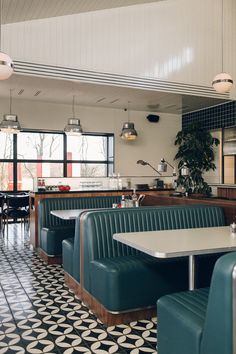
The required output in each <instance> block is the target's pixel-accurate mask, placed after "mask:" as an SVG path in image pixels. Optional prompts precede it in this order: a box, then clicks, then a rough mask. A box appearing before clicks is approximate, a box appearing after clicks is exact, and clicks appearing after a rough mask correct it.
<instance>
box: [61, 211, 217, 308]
mask: <svg viewBox="0 0 236 354" xmlns="http://www.w3.org/2000/svg"><path fill="white" fill-rule="evenodd" d="M79 221H80V222H79ZM76 223H77V227H76V232H75V239H74V240H72V239H67V240H64V241H63V264H64V269H65V272H67V273H68V274H69V275H71V276H72V277H73V278H74V279H75V280H76V281H77V282H80V278H81V276H80V254H81V252H80V244H81V237H83V250H82V253H83V269H84V271H83V287H84V288H85V290H86V291H87V292H88V293H89V294H91V295H92V296H93V297H94V298H95V299H97V301H98V302H99V303H101V304H102V305H103V306H104V307H105V308H106V309H107V310H108V311H110V312H112V313H116V312H122V311H129V310H132V309H136V308H146V307H149V306H155V304H156V299H157V298H159V297H161V296H163V295H164V294H168V293H172V292H175V291H181V290H186V289H187V287H188V262H187V258H175V259H157V258H154V257H151V256H148V255H146V254H144V253H141V252H139V251H137V250H135V249H133V248H131V247H128V246H125V245H124V244H122V243H120V242H117V241H115V240H113V234H114V233H120V232H137V231H153V230H167V229H180V228H194V227H211V226H222V225H224V215H223V211H222V209H221V208H219V207H215V206H202V205H201V206H200V205H197V206H196V205H195V206H194V205H193V206H187V207H186V206H166V207H142V208H125V209H112V210H97V211H88V212H87V213H86V214H84V216H83V217H82V220H77V222H76ZM81 223H82V230H83V232H82V233H83V234H80V232H81V229H80V228H79V225H80V226H81ZM200 263H201V262H200ZM205 263H206V262H205V259H203V264H204V266H205ZM208 263H211V264H212V262H208ZM212 268H213V266H212ZM199 269H201V266H199ZM206 273H207V271H206V270H205V269H204V274H206ZM209 273H210V270H209ZM207 277H208V279H209V278H210V276H207Z"/></svg>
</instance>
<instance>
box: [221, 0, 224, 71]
mask: <svg viewBox="0 0 236 354" xmlns="http://www.w3.org/2000/svg"><path fill="white" fill-rule="evenodd" d="M221 13H222V19H221V47H222V48H221V49H222V50H221V63H222V73H223V72H224V0H221Z"/></svg>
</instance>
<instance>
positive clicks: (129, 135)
mask: <svg viewBox="0 0 236 354" xmlns="http://www.w3.org/2000/svg"><path fill="white" fill-rule="evenodd" d="M129 103H130V102H128V108H129ZM124 111H125V112H127V111H128V122H125V123H124V124H123V128H122V131H121V134H120V137H121V139H123V140H127V141H132V140H136V138H137V136H138V133H137V131H136V130H135V127H134V123H131V122H130V119H129V109H128V110H127V108H125V110H124Z"/></svg>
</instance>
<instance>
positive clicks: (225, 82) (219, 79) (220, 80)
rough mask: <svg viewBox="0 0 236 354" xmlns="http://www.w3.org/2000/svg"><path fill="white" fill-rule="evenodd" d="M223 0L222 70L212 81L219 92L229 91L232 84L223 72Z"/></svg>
mask: <svg viewBox="0 0 236 354" xmlns="http://www.w3.org/2000/svg"><path fill="white" fill-rule="evenodd" d="M223 1H224V0H221V6H222V11H221V13H222V20H221V26H222V28H221V47H222V48H221V49H222V56H221V64H222V72H221V73H220V74H217V75H216V76H215V77H214V79H213V81H212V86H213V88H214V89H215V90H216V91H217V92H219V93H226V92H229V91H230V90H231V88H232V86H233V79H232V77H231V76H230V75H229V74H227V73H225V72H224V2H223Z"/></svg>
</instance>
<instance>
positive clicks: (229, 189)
mask: <svg viewBox="0 0 236 354" xmlns="http://www.w3.org/2000/svg"><path fill="white" fill-rule="evenodd" d="M217 196H218V197H223V198H227V199H236V186H222V187H221V186H220V187H217Z"/></svg>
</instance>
